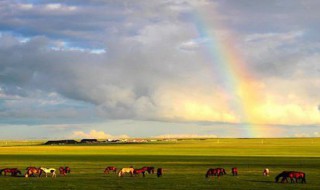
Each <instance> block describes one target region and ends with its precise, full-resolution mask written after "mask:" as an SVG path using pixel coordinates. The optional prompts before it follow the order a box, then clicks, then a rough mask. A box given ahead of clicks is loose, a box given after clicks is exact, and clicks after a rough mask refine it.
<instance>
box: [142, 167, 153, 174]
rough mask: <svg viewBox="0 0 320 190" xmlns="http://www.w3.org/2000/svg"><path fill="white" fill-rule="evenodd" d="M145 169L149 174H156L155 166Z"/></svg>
mask: <svg viewBox="0 0 320 190" xmlns="http://www.w3.org/2000/svg"><path fill="white" fill-rule="evenodd" d="M143 168H145V169H146V171H147V172H148V174H154V167H153V166H144V167H143Z"/></svg>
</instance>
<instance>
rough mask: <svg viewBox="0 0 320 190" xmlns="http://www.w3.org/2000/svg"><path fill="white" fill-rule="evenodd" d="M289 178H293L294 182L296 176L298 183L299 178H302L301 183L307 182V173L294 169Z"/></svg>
mask: <svg viewBox="0 0 320 190" xmlns="http://www.w3.org/2000/svg"><path fill="white" fill-rule="evenodd" d="M289 178H290V179H291V183H292V182H293V178H295V182H296V183H298V180H300V179H301V183H307V182H306V174H305V173H304V172H296V171H292V172H290V173H289Z"/></svg>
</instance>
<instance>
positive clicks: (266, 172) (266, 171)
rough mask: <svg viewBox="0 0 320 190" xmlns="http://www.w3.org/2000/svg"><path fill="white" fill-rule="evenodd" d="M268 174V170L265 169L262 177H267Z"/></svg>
mask: <svg viewBox="0 0 320 190" xmlns="http://www.w3.org/2000/svg"><path fill="white" fill-rule="evenodd" d="M269 173H270V171H269V169H268V168H265V169H264V170H263V175H264V176H269Z"/></svg>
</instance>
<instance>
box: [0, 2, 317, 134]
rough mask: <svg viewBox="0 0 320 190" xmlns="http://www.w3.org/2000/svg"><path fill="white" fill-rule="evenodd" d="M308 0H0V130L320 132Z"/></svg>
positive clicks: (313, 9)
mask: <svg viewBox="0 0 320 190" xmlns="http://www.w3.org/2000/svg"><path fill="white" fill-rule="evenodd" d="M319 7H320V2H319V1H318V0H304V1H300V0H269V1H251V0H237V1H232V0H194V1H193V0H150V1H145V0H117V1H114V0H61V1H53V0H41V1H40V0H39V1H36V0H25V1H23V0H15V1H12V0H0V130H1V133H0V138H2V139H23V138H26V139H32V138H83V137H88V138H89V137H94V138H115V137H128V136H129V137H159V136H162V137H163V136H166V137H174V136H178V137H188V136H189V137H204V136H207V137H295V136H305V137H314V136H320V64H319V60H320V36H319V32H320V28H319V27H320V23H319V22H320V12H319V10H318V8H319Z"/></svg>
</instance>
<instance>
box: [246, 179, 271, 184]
mask: <svg viewBox="0 0 320 190" xmlns="http://www.w3.org/2000/svg"><path fill="white" fill-rule="evenodd" d="M244 181H248V182H255V183H274V181H265V180H248V179H245V180H244Z"/></svg>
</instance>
